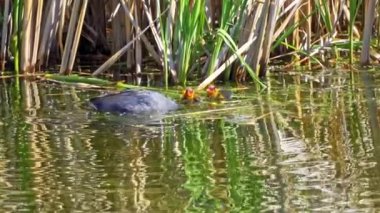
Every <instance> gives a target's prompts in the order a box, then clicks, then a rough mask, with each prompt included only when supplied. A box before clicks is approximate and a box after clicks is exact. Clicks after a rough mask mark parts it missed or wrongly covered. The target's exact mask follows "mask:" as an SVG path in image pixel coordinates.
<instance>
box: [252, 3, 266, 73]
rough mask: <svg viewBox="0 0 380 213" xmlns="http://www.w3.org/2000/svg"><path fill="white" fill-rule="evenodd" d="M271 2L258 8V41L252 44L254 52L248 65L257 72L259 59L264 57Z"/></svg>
mask: <svg viewBox="0 0 380 213" xmlns="http://www.w3.org/2000/svg"><path fill="white" fill-rule="evenodd" d="M258 4H259V6H261V3H258ZM269 6H270V5H269V1H265V2H264V3H263V4H262V6H261V7H259V8H258V10H257V13H256V14H257V16H258V20H257V26H256V27H257V32H256V33H255V34H256V35H257V40H256V42H254V43H253V44H252V49H251V50H252V52H251V54H250V55H248V56H249V58H248V59H249V60H248V63H249V64H250V66H251V67H252V69H253V70H254V71H257V69H258V66H259V59H260V57H261V55H262V52H263V49H262V45H263V42H264V37H265V28H266V25H267V16H268V11H269Z"/></svg>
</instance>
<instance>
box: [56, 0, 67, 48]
mask: <svg viewBox="0 0 380 213" xmlns="http://www.w3.org/2000/svg"><path fill="white" fill-rule="evenodd" d="M59 1H60V3H61V4H60V8H62V9H61V13H60V20H59V22H58V46H59V50H60V53H61V54H63V51H64V46H63V27H64V26H65V16H66V8H67V7H68V6H69V4H68V2H67V0H59Z"/></svg>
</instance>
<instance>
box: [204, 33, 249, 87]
mask: <svg viewBox="0 0 380 213" xmlns="http://www.w3.org/2000/svg"><path fill="white" fill-rule="evenodd" d="M255 40H256V37H253V38H252V39H250V40H249V41H247V42H246V43H245V44H243V45H242V46H241V47H240V48H239V49H238V50H237V51H236V54H234V55H232V56H230V57H229V58H228V59H227V60H226V61H225V62H224V63H223V64H222V65H221V66H219V67H218V68H217V69H216V70H215V71H214V72H213V73H211V75H209V76H208V77H207V78H206V79H205V80H204V81H203V82H202V83H201V84H199V86H198V87H197V90H202V89H204V88H206V86H207V85H209V84H210V83H212V82H213V81H214V80H215V79H216V78H217V77H218V76H219V75H220V74H222V73H223V71H224V70H225V69H226V68H227V67H228V66H230V65H231V64H232V63H233V62H234V61H235V60H236V59H237V58H238V55H242V54H244V53H245V52H247V51H248V49H250V47H251V45H252V44H253V42H254V41H255Z"/></svg>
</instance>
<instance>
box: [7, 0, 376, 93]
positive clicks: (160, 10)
mask: <svg viewBox="0 0 380 213" xmlns="http://www.w3.org/2000/svg"><path fill="white" fill-rule="evenodd" d="M0 6H1V7H0V8H1V12H0V21H1V28H0V31H1V39H0V42H1V44H0V68H1V70H2V71H4V70H5V69H7V68H8V69H11V70H14V71H15V73H16V74H17V73H20V74H25V73H26V74H33V73H35V72H36V71H41V70H59V73H60V74H64V75H68V74H70V73H71V72H72V71H73V70H78V69H80V67H81V66H83V65H84V64H86V63H90V64H91V65H92V66H91V67H90V70H89V71H90V72H91V73H92V75H93V76H96V75H100V74H104V73H110V74H112V76H113V77H114V79H120V76H121V74H132V75H133V76H134V78H135V80H136V83H137V84H139V83H140V82H141V75H142V73H143V72H144V71H145V70H149V69H152V68H155V70H158V71H159V72H160V73H161V76H162V79H163V82H164V83H165V85H166V86H168V85H169V84H170V83H174V84H181V85H186V84H188V81H189V80H197V81H199V82H198V83H199V86H198V89H202V88H204V87H205V86H207V85H208V84H210V83H212V82H214V81H216V80H225V81H229V80H234V81H237V82H241V81H245V80H247V79H248V78H249V79H252V80H253V81H255V82H256V83H257V84H258V85H261V86H265V85H264V84H263V83H261V81H260V80H259V77H265V76H266V75H267V73H268V70H270V68H272V67H274V66H270V65H273V64H278V62H280V64H281V65H285V66H282V67H285V68H289V67H291V68H294V67H301V66H307V67H308V68H311V67H313V68H314V67H316V66H317V67H318V66H319V67H326V66H336V65H339V63H338V62H340V61H342V60H343V61H345V60H348V61H349V62H350V63H351V64H356V63H360V64H362V65H367V64H369V63H370V62H371V61H370V59H371V56H373V58H374V59H376V55H378V54H377V52H376V48H375V47H374V46H373V47H372V46H371V44H374V42H371V39H372V36H373V35H375V34H376V35H379V29H378V28H379V24H378V23H380V21H379V20H378V18H377V17H378V14H377V13H378V11H379V9H378V8H379V5H377V4H376V1H361V0H348V1H326V0H314V1H311V0H267V1H254V0H197V1H195V0H190V1H187V0H186V1H185V0H179V1H173V0H172V1H169V0H139V1H137V0H130V1H127V0H110V1H107V0H99V1H96V2H88V1H87V0H84V1H68V0H45V1H20V0H2V1H0ZM378 37H379V36H377V37H376V38H377V39H378ZM359 50H360V51H359ZM359 59H360V60H359Z"/></svg>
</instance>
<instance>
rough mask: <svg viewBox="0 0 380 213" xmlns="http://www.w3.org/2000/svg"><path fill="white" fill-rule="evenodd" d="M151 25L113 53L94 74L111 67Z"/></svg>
mask: <svg viewBox="0 0 380 213" xmlns="http://www.w3.org/2000/svg"><path fill="white" fill-rule="evenodd" d="M149 27H151V26H148V27H146V28H145V29H144V30H143V31H141V32H140V34H137V35H136V36H135V38H133V39H132V40H131V41H129V42H128V43H127V44H126V45H125V46H124V47H123V48H121V49H120V50H119V51H117V52H116V53H115V54H114V55H112V56H111V57H110V58H109V59H108V60H107V61H106V62H104V64H102V65H101V66H100V67H99V68H98V69H97V70H95V71H94V72H93V73H92V76H97V75H99V74H101V73H103V72H104V71H106V70H107V69H108V68H110V67H111V66H112V65H113V64H114V63H115V62H116V61H117V60H119V58H120V57H121V56H122V55H123V54H124V53H125V52H126V51H127V50H128V49H129V48H130V47H131V46H132V45H133V43H134V42H135V41H136V40H137V38H139V37H140V36H141V35H142V34H143V33H145V32H146V31H147V30H148V29H149Z"/></svg>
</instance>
